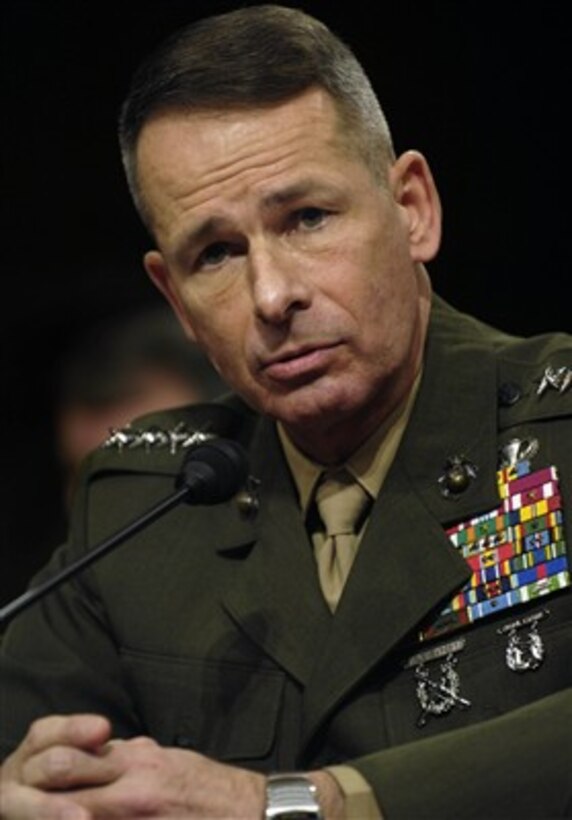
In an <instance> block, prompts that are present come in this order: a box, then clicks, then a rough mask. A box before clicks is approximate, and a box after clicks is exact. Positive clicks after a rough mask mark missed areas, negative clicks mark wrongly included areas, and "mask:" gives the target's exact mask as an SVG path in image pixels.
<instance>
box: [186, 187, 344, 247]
mask: <svg viewBox="0 0 572 820" xmlns="http://www.w3.org/2000/svg"><path fill="white" fill-rule="evenodd" d="M336 192H337V188H336V186H335V185H332V184H331V183H330V184H325V183H323V182H321V181H319V182H318V181H316V180H315V179H313V178H311V177H309V178H308V179H303V180H301V181H299V182H295V183H293V184H292V185H288V186H286V187H285V188H282V189H280V190H277V191H272V192H271V193H269V194H267V195H266V196H265V197H263V199H262V203H261V204H262V208H263V210H267V211H271V210H273V209H275V208H280V207H283V206H284V205H288V204H290V203H292V202H296V201H297V200H300V199H303V198H304V197H306V196H308V194H310V193H312V194H314V195H316V194H321V195H323V194H330V195H331V194H332V193H336ZM232 228H233V223H232V222H231V220H230V219H228V218H227V217H224V216H210V217H207V218H206V219H205V220H204V221H202V222H200V223H199V224H198V225H197V226H196V227H195V228H192V229H191V230H190V231H188V232H185V234H184V235H183V236H182V238H181V241H180V242H178V243H177V245H176V248H175V257H176V258H177V259H180V258H181V257H183V256H184V255H185V253H186V252H187V251H188V249H189V248H192V247H193V245H198V244H203V243H205V242H208V240H209V239H210V238H211V237H212V236H216V235H217V234H219V233H220V232H222V231H224V230H229V229H232Z"/></svg>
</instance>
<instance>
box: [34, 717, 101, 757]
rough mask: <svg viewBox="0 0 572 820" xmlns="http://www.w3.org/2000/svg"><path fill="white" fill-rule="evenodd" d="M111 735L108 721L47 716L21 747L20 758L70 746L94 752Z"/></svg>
mask: <svg viewBox="0 0 572 820" xmlns="http://www.w3.org/2000/svg"><path fill="white" fill-rule="evenodd" d="M110 735H111V726H110V724H109V721H108V720H107V719H106V718H104V717H101V716H100V715H90V714H85V715H82V714H80V715H51V716H50V717H47V718H41V719H40V720H36V721H35V722H34V723H33V724H32V725H31V727H30V729H29V731H28V734H27V735H26V738H25V739H24V742H23V744H22V750H23V753H24V756H26V757H29V756H30V755H33V754H37V753H38V752H42V751H43V750H44V749H48V748H49V747H51V746H74V747H76V748H78V749H96V748H98V747H99V746H101V745H103V744H104V743H106V742H107V740H108V739H109V737H110Z"/></svg>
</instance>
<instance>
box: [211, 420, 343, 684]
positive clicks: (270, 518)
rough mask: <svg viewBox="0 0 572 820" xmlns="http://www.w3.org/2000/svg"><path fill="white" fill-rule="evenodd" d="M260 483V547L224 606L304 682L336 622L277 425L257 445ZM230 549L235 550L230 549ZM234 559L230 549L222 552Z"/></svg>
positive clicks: (256, 529) (263, 427) (262, 432)
mask: <svg viewBox="0 0 572 820" xmlns="http://www.w3.org/2000/svg"><path fill="white" fill-rule="evenodd" d="M252 453H253V461H252V464H251V471H252V474H253V475H254V476H255V477H256V478H257V479H258V480H259V481H260V486H259V503H260V508H259V511H258V514H257V516H256V519H255V521H254V523H253V534H254V538H255V543H254V545H253V547H252V549H251V551H250V552H249V554H248V556H247V557H246V558H245V560H243V561H242V562H241V563H240V567H239V569H238V573H237V577H236V580H235V582H234V583H233V586H232V588H231V589H230V590H229V591H228V592H227V594H226V596H225V598H224V601H223V605H224V606H225V608H226V610H227V611H228V613H229V614H230V615H231V616H232V618H233V619H234V621H235V622H236V624H237V625H238V626H239V628H240V629H242V630H243V631H244V632H245V633H247V634H248V635H249V637H250V638H251V640H253V641H254V642H255V643H257V644H258V645H259V646H260V647H261V648H262V649H263V651H264V652H266V653H267V654H268V655H270V656H271V657H272V658H273V659H274V660H275V661H276V663H278V664H279V665H280V666H281V667H283V668H284V669H286V671H287V672H288V673H289V674H290V675H292V676H293V677H295V678H296V679H297V680H298V681H300V682H301V683H305V682H306V681H307V680H308V678H309V676H310V674H311V671H312V668H313V666H314V664H315V662H316V657H319V652H320V647H321V645H322V644H323V641H324V638H325V635H326V634H327V633H328V631H329V628H330V621H331V617H330V614H329V612H328V610H327V608H326V606H325V604H324V602H323V599H322V596H321V592H320V588H319V585H318V581H317V573H316V568H315V563H314V559H313V556H312V551H311V546H310V542H309V538H308V534H307V532H306V530H305V527H304V523H303V521H302V516H301V514H300V510H299V507H298V503H297V499H296V494H295V491H294V488H293V484H292V479H291V477H290V474H289V472H288V469H287V467H286V465H285V462H284V459H283V457H282V452H281V448H280V444H279V442H278V438H277V436H276V433H275V430H274V426H273V424H271V423H270V422H269V421H262V422H261V424H260V429H259V431H258V432H257V433H256V434H255V437H254V440H253V443H252ZM231 551H232V550H231ZM221 552H222V553H226V554H229V549H228V548H227V549H222V550H221Z"/></svg>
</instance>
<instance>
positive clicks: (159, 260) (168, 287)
mask: <svg viewBox="0 0 572 820" xmlns="http://www.w3.org/2000/svg"><path fill="white" fill-rule="evenodd" d="M143 264H144V265H145V270H146V271H147V273H148V275H149V277H150V278H151V281H152V282H153V284H154V285H156V286H157V287H158V288H159V290H160V291H161V293H162V294H163V296H164V297H165V298H166V299H167V301H168V302H169V304H170V305H171V307H172V308H173V310H174V312H175V314H176V316H177V319H178V320H179V322H180V323H181V325H182V327H183V330H184V331H185V333H186V335H187V336H188V337H189V339H191V340H192V341H193V342H194V341H196V337H195V332H194V330H193V326H192V323H191V321H190V319H189V315H188V312H187V310H186V308H185V305H184V303H183V300H182V299H181V296H180V294H179V292H178V290H177V288H176V286H175V285H174V284H173V278H172V276H171V273H170V272H169V268H168V266H167V263H166V262H165V259H164V257H163V254H162V253H160V252H159V251H147V253H146V254H145V256H144V257H143Z"/></svg>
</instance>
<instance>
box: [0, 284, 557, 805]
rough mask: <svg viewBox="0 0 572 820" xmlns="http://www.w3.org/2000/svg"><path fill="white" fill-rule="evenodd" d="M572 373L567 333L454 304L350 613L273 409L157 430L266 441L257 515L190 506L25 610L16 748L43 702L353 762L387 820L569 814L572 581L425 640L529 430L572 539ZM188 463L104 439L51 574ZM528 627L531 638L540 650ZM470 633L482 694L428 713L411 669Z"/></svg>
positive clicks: (14, 693) (17, 630) (172, 738)
mask: <svg viewBox="0 0 572 820" xmlns="http://www.w3.org/2000/svg"><path fill="white" fill-rule="evenodd" d="M571 366H572V341H571V339H570V338H569V337H567V336H564V335H547V336H543V337H537V338H534V339H530V340H522V339H515V338H512V337H509V336H506V335H504V334H501V333H499V332H498V331H495V330H492V329H491V328H488V327H486V326H485V325H483V324H481V323H479V322H478V321H476V320H475V319H472V318H470V317H468V316H464V315H462V314H459V313H457V312H456V311H454V310H452V309H451V308H450V307H448V306H447V305H445V304H444V303H443V302H441V300H439V299H438V298H435V304H434V309H433V316H432V322H431V328H430V334H429V340H428V344H427V351H426V360H425V369H424V374H423V379H422V384H421V387H420V392H419V395H418V399H417V402H416V405H415V407H414V410H413V415H412V417H411V420H410V423H409V426H408V429H407V431H406V433H405V436H404V438H403V440H402V443H401V446H400V449H399V451H398V454H397V456H396V459H395V462H394V464H393V466H392V468H391V470H390V473H389V475H388V477H387V479H386V482H385V484H384V487H383V490H382V492H381V494H380V497H379V498H378V499H377V501H376V502H375V505H374V507H373V510H372V513H371V518H370V521H369V525H368V528H367V530H366V533H365V536H364V538H363V541H362V543H361V546H360V549H359V553H358V556H357V559H356V562H355V564H354V567H353V570H352V573H351V576H350V578H349V580H348V583H347V586H346V589H345V591H344V595H343V597H342V600H341V602H340V605H339V608H338V610H337V612H336V614H335V616H332V615H331V614H330V613H329V610H328V609H327V607H326V605H325V603H324V602H323V599H322V596H321V593H320V589H319V586H318V581H317V574H316V569H315V566H314V560H313V557H312V553H311V549H310V545H309V539H308V536H307V534H306V531H305V529H304V523H303V521H302V518H301V515H300V512H299V509H298V507H297V501H296V496H295V491H294V488H293V483H292V479H291V477H290V475H289V472H288V469H287V467H286V465H285V462H284V459H283V456H282V453H281V450H280V445H279V442H278V439H277V436H276V432H275V429H274V425H273V424H272V423H271V421H269V420H268V419H263V418H260V417H258V416H257V415H256V414H254V413H253V412H252V411H251V410H249V409H248V408H246V407H245V406H244V405H243V404H242V403H241V402H240V401H239V400H238V399H235V398H231V399H229V400H228V401H223V402H221V404H220V405H219V406H217V407H215V408H213V407H205V406H197V407H191V408H187V409H183V410H180V411H173V412H170V413H165V414H160V415H156V416H153V417H148V418H147V419H145V421H144V422H143V423H142V424H141V425H139V424H137V425H136V426H138V427H139V426H141V427H145V428H146V429H149V430H152V429H153V428H154V427H155V426H157V425H159V426H160V427H161V428H163V429H165V430H169V429H174V428H175V427H176V426H177V425H178V424H181V423H184V424H185V425H186V427H187V428H189V429H191V430H194V429H197V428H203V429H204V426H205V420H206V419H209V420H210V419H214V420H215V421H214V422H213V426H214V428H215V429H216V431H217V432H220V433H221V434H223V435H228V436H232V437H235V438H237V439H239V440H241V441H242V442H243V443H244V444H245V446H246V447H247V449H248V451H249V455H250V472H251V474H252V475H253V476H254V477H255V478H256V479H257V481H259V482H260V483H259V484H258V485H257V494H258V501H259V507H258V510H257V511H255V512H254V513H253V512H250V513H247V512H245V510H244V508H243V506H242V505H240V504H238V503H237V501H236V499H234V500H233V501H231V502H228V503H226V504H219V505H217V506H212V507H207V506H200V507H199V506H194V507H191V506H189V505H185V504H183V505H180V506H179V507H177V508H176V509H174V510H173V511H171V512H170V513H168V514H167V515H165V516H164V517H163V518H162V519H161V520H159V521H157V522H155V523H154V524H152V525H151V526H149V527H148V528H147V529H146V530H144V531H142V532H141V533H140V534H138V535H136V536H135V537H133V538H132V539H130V540H129V541H128V542H126V543H124V544H123V545H122V546H120V547H118V548H117V549H116V550H115V551H114V552H112V553H111V554H109V555H107V556H106V557H104V558H103V559H102V560H101V561H99V562H98V563H96V564H94V565H93V566H92V567H90V568H89V569H86V570H85V571H84V572H83V573H82V574H81V575H80V576H79V577H77V578H75V579H74V580H73V581H69V582H66V583H65V584H64V585H62V586H61V587H60V588H59V589H58V590H57V591H55V592H52V593H50V594H49V595H48V596H47V597H45V598H44V599H43V600H42V601H41V602H39V603H36V604H34V605H33V606H32V607H31V608H30V609H29V610H28V611H27V612H25V613H23V614H22V615H20V616H18V617H17V618H16V619H15V620H14V622H13V623H12V625H11V627H10V628H9V629H8V631H7V634H6V636H5V640H4V642H3V654H4V664H5V665H4V668H3V671H2V701H1V709H2V714H1V718H2V720H1V724H2V727H1V728H2V736H3V745H4V748H5V751H7V750H9V749H10V748H12V747H13V746H14V745H15V744H17V743H18V741H19V740H20V739H21V738H22V736H23V735H24V733H25V731H26V728H27V726H28V724H29V722H30V721H31V720H33V719H34V718H36V717H38V716H41V715H47V714H50V713H54V712H58V713H73V712H78V711H82V712H85V711H94V712H98V713H103V714H105V715H107V716H108V717H109V718H110V719H111V720H112V721H113V723H114V726H115V731H116V734H117V735H118V736H124V737H128V736H132V735H135V734H139V733H144V734H148V735H150V736H152V737H154V738H155V739H156V740H157V741H158V742H160V743H161V744H164V745H171V746H172V745H178V746H181V747H188V748H192V749H196V750H198V751H201V752H203V753H205V754H207V755H210V756H212V757H214V758H217V759H219V760H223V761H227V762H230V763H236V764H237V765H241V766H246V767H251V768H253V769H258V770H262V771H271V770H291V769H310V768H316V767H322V766H324V765H328V764H334V763H340V762H350V763H351V764H352V765H354V766H355V767H356V768H358V769H359V770H360V771H361V772H362V773H363V774H364V776H365V777H366V778H367V779H368V780H369V782H370V783H371V784H372V787H373V788H374V790H375V792H376V794H377V796H378V799H379V803H380V805H381V807H382V808H383V810H384V812H385V813H386V815H387V817H388V818H389V820H393V818H401V817H403V818H411V820H417V818H421V817H439V818H441V820H442V818H448V817H450V818H477V817H479V818H492V817H499V818H501V817H502V818H508V817H514V818H517V817H518V818H525V817H529V818H533V817H534V818H536V817H542V818H544V817H546V818H548V817H561V816H568V815H567V814H566V811H567V807H568V811H569V810H570V803H569V800H570V786H569V783H570V781H569V776H568V771H569V767H570V764H571V762H572V756H571V748H570V722H569V720H570V707H569V705H568V707H567V706H566V703H567V702H568V704H569V700H568V698H567V696H566V693H565V691H564V690H565V689H566V687H568V686H569V685H570V682H571V679H572V669H571V663H570V643H569V637H570V624H571V620H572V606H571V604H572V594H571V593H570V588H567V589H562V590H560V591H558V592H555V593H552V594H548V595H544V596H542V597H540V598H537V599H535V600H533V601H531V602H529V603H527V604H524V605H522V604H521V605H519V606H516V607H512V608H509V609H504V610H502V611H500V612H498V613H496V614H492V615H489V616H488V617H484V618H482V619H480V620H478V621H476V622H475V623H474V624H473V625H470V626H466V627H463V628H461V629H459V630H457V631H455V632H453V633H450V634H447V635H444V636H443V637H441V638H437V639H435V640H434V641H431V642H429V643H423V644H422V645H420V644H419V642H418V631H419V626H420V624H423V623H425V622H427V620H428V619H429V621H430V620H431V619H432V618H434V617H435V616H436V615H437V614H438V613H439V612H440V610H441V608H442V606H443V604H444V603H445V602H447V601H448V600H449V599H450V598H451V597H452V596H453V595H454V594H455V592H456V591H458V590H459V589H460V588H461V586H462V585H463V584H464V583H465V582H466V581H467V580H468V578H469V577H470V574H471V573H470V570H469V568H468V565H467V562H466V560H465V559H464V558H463V557H462V556H461V555H460V554H459V552H458V551H457V550H456V549H455V548H454V547H453V546H452V544H451V542H450V540H449V537H448V536H447V535H446V533H445V529H446V528H448V527H450V526H452V525H454V524H456V523H459V522H464V521H467V520H469V519H471V518H473V517H475V516H476V515H479V514H482V513H486V512H489V511H491V510H493V509H495V508H497V507H498V506H499V495H498V489H497V483H496V471H497V467H498V460H499V449H500V448H501V447H502V446H504V445H506V444H507V443H508V442H509V441H511V440H513V439H515V438H517V439H521V440H527V441H530V440H531V439H535V440H536V441H537V442H538V453H537V455H536V456H535V457H534V459H533V463H532V468H533V469H534V470H539V469H541V468H543V467H547V466H553V465H555V466H556V467H557V468H558V470H559V476H560V485H561V491H562V495H563V498H564V500H565V506H566V510H565V518H566V516H567V519H568V521H567V522H566V521H565V537H566V538H567V540H568V545H570V543H571V541H572V529H571V528H570V527H571V521H572V517H571V516H572V504H571V497H572V446H571V432H572V389H566V390H559V389H558V388H557V387H554V386H550V385H549V386H548V387H547V388H546V390H544V391H543V392H542V393H541V394H540V395H539V394H538V387H539V384H540V383H541V381H542V378H543V375H544V374H545V371H546V368H547V367H552V368H554V369H556V370H557V369H558V368H562V367H571ZM183 456H184V452H183V451H181V450H178V451H177V452H176V453H174V454H173V453H171V452H170V450H169V448H168V447H164V448H158V447H152V446H151V447H149V448H147V449H146V448H145V447H144V446H140V447H137V448H124V449H123V450H120V449H110V448H108V449H102V450H101V451H99V452H97V453H96V454H94V456H92V457H91V458H90V460H89V463H88V465H87V467H86V471H85V480H84V482H83V485H82V490H81V492H80V494H79V497H78V499H77V503H76V505H75V512H74V518H73V521H72V526H71V535H70V539H69V545H68V546H67V547H65V548H63V549H62V550H60V551H58V552H57V553H56V554H55V556H54V558H53V561H52V562H51V565H50V567H49V568H48V570H47V571H46V572H47V573H53V572H54V571H56V570H57V569H58V568H60V567H62V566H63V565H65V564H66V563H68V562H70V561H71V560H73V559H74V558H77V557H78V556H79V555H81V554H83V553H84V551H85V550H86V549H88V548H89V547H90V546H93V545H94V544H96V543H97V542H99V541H100V540H101V539H103V538H104V537H105V536H107V535H109V534H110V533H112V532H114V531H115V530H117V529H119V528H120V527H121V526H123V525H124V524H125V523H126V522H127V521H129V520H131V519H132V518H134V517H135V516H137V515H138V514H140V513H142V512H143V511H145V510H146V509H147V508H148V507H150V506H151V505H152V504H153V503H155V502H156V501H158V500H159V499H161V498H163V497H165V496H167V495H169V493H171V492H172V490H173V486H174V477H175V476H176V474H177V472H178V469H179V466H180V463H181V460H182V458H183ZM454 457H462V458H464V459H466V460H468V461H469V462H470V463H471V464H472V465H474V466H475V467H476V470H477V472H476V476H475V477H474V478H472V479H471V480H470V481H469V482H468V486H467V487H466V489H465V490H464V491H463V492H460V493H457V494H449V495H447V494H446V493H444V492H443V489H444V485H443V483H442V482H440V481H439V478H440V477H441V476H442V475H443V474H444V471H445V468H446V465H447V463H448V459H451V458H454ZM566 527H567V529H566ZM43 577H45V576H42V578H43ZM37 581H38V579H37ZM543 610H547V614H545V615H544V617H543V618H542V619H541V620H540V621H539V623H538V629H539V633H540V635H541V638H542V641H543V644H544V657H543V659H542V662H541V663H540V665H539V666H538V668H536V669H534V670H531V669H529V670H528V671H522V672H515V671H512V670H511V669H509V668H508V665H507V662H506V648H507V643H508V634H507V632H506V631H505V632H504V633H503V630H502V627H503V625H507V624H511V623H513V622H514V621H515V620H516V619H518V618H520V619H521V620H522V619H523V618H525V617H527V616H528V615H531V614H533V615H534V614H538V613H539V612H541V611H543ZM501 633H502V634H501ZM529 634H530V627H529V626H526V625H525V626H523V627H522V628H521V629H520V630H519V631H518V635H519V636H520V637H521V639H522V642H523V644H524V648H525V650H527V647H528V646H529V644H528V643H527V641H528V639H529ZM461 638H462V639H464V646H463V648H462V649H461V650H460V651H459V652H457V653H456V654H455V656H454V657H455V659H456V660H455V662H456V667H455V673H456V674H458V676H459V681H460V688H458V689H457V690H456V691H457V695H458V697H462V698H463V699H465V700H466V701H470V706H463V704H461V703H460V702H459V701H458V700H457V701H455V705H453V706H452V707H451V708H449V709H448V710H446V711H445V713H444V714H441V715H433V714H429V715H427V716H426V717H427V720H426V723H425V725H424V726H420V725H419V724H420V721H419V718H420V715H421V712H422V709H421V705H420V700H419V698H418V695H417V691H416V686H417V681H416V677H415V668H416V667H418V662H414V663H413V665H411V664H409V665H408V661H409V659H410V658H411V657H412V656H414V655H415V654H416V653H418V652H419V651H424V650H425V649H435V648H436V647H441V646H445V647H448V646H449V644H450V643H451V641H453V640H457V639H461ZM443 662H444V657H441V658H439V657H438V652H436V653H435V657H434V659H433V660H429V661H427V664H426V669H427V670H428V671H429V677H430V680H431V681H432V683H431V684H429V688H428V690H426V691H428V692H429V695H430V696H431V693H432V692H433V693H434V692H436V691H437V690H436V689H435V686H436V685H438V684H439V682H440V675H441V674H443V676H444V679H445V686H446V687H449V690H450V689H451V686H452V685H453V684H452V679H451V678H447V676H446V674H445V672H443V670H441V666H440V664H441V663H443ZM431 687H432V688H431ZM434 697H435V698H436V701H435V702H436V703H437V704H439V703H440V702H442V701H443V698H442V697H441V698H439V697H438V695H435V696H434ZM445 699H446V698H445ZM567 721H568V722H567ZM421 722H422V721H421Z"/></svg>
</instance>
